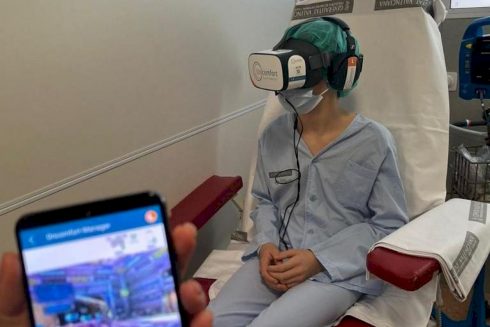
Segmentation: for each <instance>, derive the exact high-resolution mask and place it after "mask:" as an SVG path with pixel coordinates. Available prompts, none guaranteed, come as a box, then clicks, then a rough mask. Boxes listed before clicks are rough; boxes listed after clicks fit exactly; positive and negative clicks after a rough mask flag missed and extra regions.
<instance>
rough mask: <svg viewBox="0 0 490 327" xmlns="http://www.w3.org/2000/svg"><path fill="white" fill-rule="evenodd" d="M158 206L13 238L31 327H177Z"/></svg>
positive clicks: (47, 227) (37, 229) (174, 293)
mask: <svg viewBox="0 0 490 327" xmlns="http://www.w3.org/2000/svg"><path fill="white" fill-rule="evenodd" d="M162 218H163V217H162V212H161V210H160V206H149V207H144V208H138V209H133V210H128V211H121V212H117V213H111V214H107V215H101V216H97V217H90V218H88V219H83V220H76V221H72V222H67V223H61V224H55V225H50V226H43V227H39V228H32V229H25V230H23V231H21V232H20V242H21V246H22V256H23V259H24V265H25V269H26V274H27V279H28V286H29V293H30V296H31V301H32V308H33V313H34V320H35V325H36V327H55V326H70V327H72V326H73V327H106V326H107V327H109V326H110V327H130V326H131V327H177V326H181V320H180V315H179V310H178V304H177V295H176V291H175V286H174V285H175V284H174V280H173V276H172V270H171V266H170V265H171V263H170V257H169V252H168V247H167V245H168V244H167V240H166V238H165V231H164V228H163V221H164V220H163V219H162Z"/></svg>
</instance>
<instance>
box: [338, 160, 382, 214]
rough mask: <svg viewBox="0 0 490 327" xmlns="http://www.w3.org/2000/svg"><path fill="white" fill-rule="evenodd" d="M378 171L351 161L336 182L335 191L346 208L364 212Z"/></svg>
mask: <svg viewBox="0 0 490 327" xmlns="http://www.w3.org/2000/svg"><path fill="white" fill-rule="evenodd" d="M376 175H377V171H376V170H373V169H370V168H366V167H364V166H361V165H360V164H358V163H356V162H354V161H352V160H349V161H348V162H347V164H346V165H345V168H344V169H343V171H342V173H341V174H340V175H339V176H338V178H337V180H336V181H335V184H334V188H333V191H334V192H335V196H336V197H337V200H338V201H339V203H340V204H341V205H343V206H344V207H345V208H349V209H356V210H360V211H364V210H363V209H365V208H366V205H367V201H368V199H369V195H370V194H371V190H372V188H373V185H374V181H375V180H376Z"/></svg>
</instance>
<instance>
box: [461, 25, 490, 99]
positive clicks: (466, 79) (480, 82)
mask: <svg viewBox="0 0 490 327" xmlns="http://www.w3.org/2000/svg"><path fill="white" fill-rule="evenodd" d="M489 25H490V17H486V18H481V19H477V20H475V21H474V22H472V23H471V24H470V25H469V26H468V28H467V29H466V32H465V34H464V36H463V41H462V42H461V47H460V51H459V96H460V97H461V98H463V99H465V100H471V99H481V100H483V99H490V35H489V34H486V35H485V34H483V33H484V31H483V28H484V27H485V26H489Z"/></svg>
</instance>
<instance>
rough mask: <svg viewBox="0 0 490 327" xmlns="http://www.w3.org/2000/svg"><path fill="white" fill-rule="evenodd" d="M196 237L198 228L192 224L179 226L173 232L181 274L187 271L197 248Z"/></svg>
mask: <svg viewBox="0 0 490 327" xmlns="http://www.w3.org/2000/svg"><path fill="white" fill-rule="evenodd" d="M196 235H197V230H196V227H195V226H194V225H193V224H191V223H185V224H182V225H178V226H176V227H175V228H174V229H173V230H172V239H173V242H174V248H175V253H176V254H177V262H178V266H179V271H180V273H181V274H184V272H185V270H186V269H187V265H188V263H189V260H190V258H191V257H192V254H193V253H194V249H195V248H196Z"/></svg>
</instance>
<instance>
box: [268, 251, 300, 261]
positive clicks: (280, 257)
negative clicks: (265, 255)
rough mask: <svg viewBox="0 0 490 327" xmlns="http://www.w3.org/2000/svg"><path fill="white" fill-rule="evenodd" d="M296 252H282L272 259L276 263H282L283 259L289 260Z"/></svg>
mask: <svg viewBox="0 0 490 327" xmlns="http://www.w3.org/2000/svg"><path fill="white" fill-rule="evenodd" d="M297 253H298V252H297V251H296V250H287V251H282V252H279V254H277V255H276V256H274V259H275V260H276V261H282V260H284V259H289V258H291V257H294V256H295V255H296V254H297Z"/></svg>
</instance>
